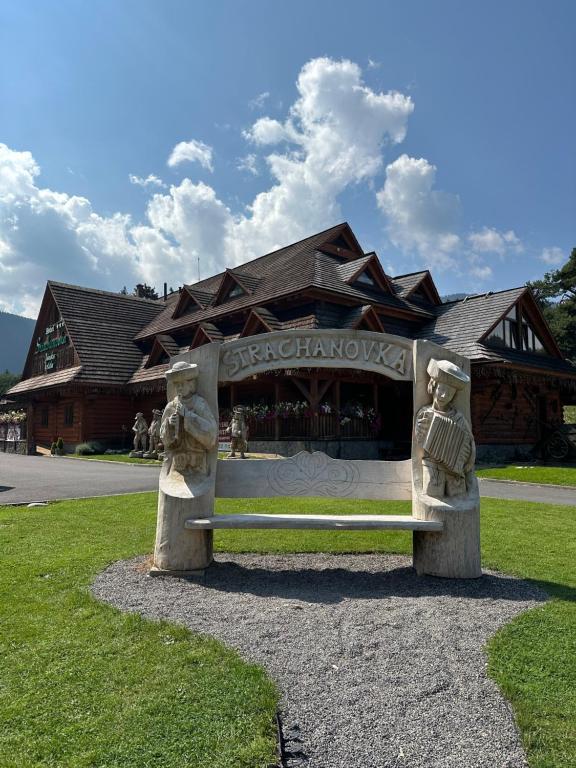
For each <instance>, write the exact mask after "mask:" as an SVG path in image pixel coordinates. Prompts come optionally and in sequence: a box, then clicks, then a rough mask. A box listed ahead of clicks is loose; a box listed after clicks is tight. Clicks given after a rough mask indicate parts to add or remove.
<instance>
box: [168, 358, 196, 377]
mask: <svg viewBox="0 0 576 768" xmlns="http://www.w3.org/2000/svg"><path fill="white" fill-rule="evenodd" d="M198 372H199V371H198V366H197V365H196V363H187V362H185V361H184V360H179V361H178V362H177V363H174V365H173V366H172V368H170V369H169V370H168V371H166V373H165V374H164V375H165V376H166V378H167V379H168V381H176V380H178V379H185V380H189V379H197V378H198Z"/></svg>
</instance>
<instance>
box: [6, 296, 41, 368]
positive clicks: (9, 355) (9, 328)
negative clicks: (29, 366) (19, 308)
mask: <svg viewBox="0 0 576 768" xmlns="http://www.w3.org/2000/svg"><path fill="white" fill-rule="evenodd" d="M35 325H36V321H35V320H31V319H30V318H29V317H20V315H11V314H10V313H8V312H2V311H0V371H2V372H4V371H6V370H8V371H10V372H11V373H17V374H20V373H22V368H23V367H24V363H25V362H26V355H27V354H28V348H29V346H30V340H31V338H32V334H33V333H34V326H35Z"/></svg>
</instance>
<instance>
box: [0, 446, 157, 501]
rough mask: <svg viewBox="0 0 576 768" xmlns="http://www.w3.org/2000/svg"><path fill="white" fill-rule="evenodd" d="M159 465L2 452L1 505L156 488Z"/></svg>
mask: <svg viewBox="0 0 576 768" xmlns="http://www.w3.org/2000/svg"><path fill="white" fill-rule="evenodd" d="M158 475H159V468H158V467H156V466H147V465H146V464H121V463H116V464H114V463H113V462H102V461H81V460H79V459H54V458H52V457H50V456H15V455H14V454H6V453H0V504H18V503H22V502H31V501H51V500H53V499H74V498H79V497H83V496H109V495H110V494H115V493H135V492H137V491H153V490H156V488H158Z"/></svg>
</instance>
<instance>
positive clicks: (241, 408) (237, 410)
mask: <svg viewBox="0 0 576 768" xmlns="http://www.w3.org/2000/svg"><path fill="white" fill-rule="evenodd" d="M232 410H233V411H234V413H244V406H243V405H235V406H234V408H233V409H232Z"/></svg>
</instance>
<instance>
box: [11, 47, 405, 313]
mask: <svg viewBox="0 0 576 768" xmlns="http://www.w3.org/2000/svg"><path fill="white" fill-rule="evenodd" d="M297 89H298V98H297V100H296V102H295V103H294V104H293V105H292V107H291V109H290V110H289V113H288V114H287V116H286V119H285V121H284V122H279V121H275V120H272V119H271V118H269V117H263V118H261V119H260V120H258V121H256V122H255V124H254V125H253V126H252V128H251V129H250V131H249V134H248V135H249V136H250V140H251V141H253V142H254V143H256V144H258V145H260V146H270V145H271V144H276V145H278V143H279V142H281V141H282V142H284V141H286V142H288V145H287V146H286V147H285V148H284V149H281V148H279V147H278V146H276V147H275V151H273V152H271V153H270V154H268V155H267V156H266V157H265V162H267V164H268V166H269V168H270V172H271V174H272V176H273V178H274V181H273V184H272V186H271V187H270V188H268V189H266V190H264V191H262V192H260V193H259V194H258V195H256V197H255V198H254V200H253V201H252V202H251V204H250V205H249V206H247V208H245V209H244V210H243V211H242V212H233V211H231V210H230V208H229V207H228V206H227V205H226V204H225V203H224V202H223V201H222V200H221V199H219V197H218V195H217V194H216V192H215V190H214V189H213V188H212V187H210V186H209V185H207V184H203V183H197V184H195V183H193V182H192V181H191V180H190V179H188V178H185V179H183V180H182V181H181V182H180V184H177V185H173V186H171V187H170V189H169V190H166V191H164V190H162V188H160V187H159V185H158V184H156V183H155V182H154V180H153V179H151V178H150V177H149V178H148V179H142V180H140V179H138V181H136V182H134V181H133V183H137V184H138V183H140V182H141V185H142V186H143V187H144V188H145V189H147V190H148V191H149V192H152V190H153V189H154V187H158V191H156V192H155V193H154V194H152V195H151V198H150V200H149V202H148V206H147V209H146V216H145V220H144V221H143V222H138V223H134V222H133V221H131V219H130V217H129V216H125V215H123V214H120V213H117V214H114V215H113V216H109V217H105V216H100V215H98V214H96V213H95V212H94V211H93V210H92V206H91V203H90V201H89V200H87V199H85V198H80V197H74V196H70V195H67V194H63V193H59V192H56V191H53V190H50V189H46V188H42V187H41V186H40V185H38V183H37V182H38V174H39V168H38V166H37V165H36V163H35V161H34V158H33V157H32V155H31V153H30V152H22V153H18V152H14V151H13V150H10V149H8V148H7V147H6V148H5V149H4V154H3V155H2V154H0V200H2V199H3V201H4V206H3V208H2V211H1V213H0V216H1V219H0V233H1V234H0V254H1V257H0V302H3V304H4V306H5V307H6V308H11V309H13V310H14V311H23V310H26V311H28V312H33V311H34V309H36V308H37V306H38V303H39V299H40V297H41V295H42V292H43V289H44V285H45V281H46V279H47V278H52V279H59V280H66V281H68V282H72V283H78V284H83V285H97V286H99V287H102V288H108V289H111V290H118V289H119V288H120V287H121V286H122V285H124V284H126V285H130V284H134V283H135V282H137V281H138V280H142V279H144V280H145V281H146V282H148V283H152V284H155V285H158V284H161V282H163V281H164V280H167V281H168V282H172V283H175V282H178V281H184V280H193V279H194V277H195V275H196V257H197V256H198V255H200V258H201V269H202V274H203V275H204V276H207V275H210V274H213V273H214V272H216V271H218V270H220V269H222V268H224V267H225V266H231V265H234V264H240V263H242V262H244V261H247V260H249V259H251V258H253V257H255V256H259V255H261V254H263V253H266V252H267V251H270V250H272V249H274V248H276V247H280V246H282V245H287V244H289V243H291V242H294V241H295V240H297V239H299V238H301V237H304V236H306V235H309V234H311V233H313V232H316V231H319V230H320V229H323V228H325V227H328V226H330V225H332V224H334V223H335V222H337V221H340V220H341V219H342V214H341V211H340V207H339V203H338V197H339V195H340V194H341V193H342V192H343V191H344V190H345V189H346V188H348V187H350V186H351V185H354V184H357V183H359V182H362V181H370V180H372V179H373V178H374V176H375V174H377V173H378V172H379V171H380V170H381V168H382V163H383V159H382V152H383V148H384V147H385V146H386V145H390V144H394V143H396V142H399V141H401V140H402V139H403V137H404V135H405V133H406V123H407V120H408V118H409V116H410V115H411V113H412V111H413V104H412V101H411V100H410V99H409V98H407V97H406V96H403V95H402V94H399V93H379V92H376V91H373V90H372V89H370V88H368V87H367V86H366V85H365V84H364V83H363V80H362V73H361V70H360V68H359V67H358V66H357V65H356V64H354V63H352V62H350V61H334V60H332V59H327V58H322V59H314V60H312V61H310V62H308V63H307V64H306V65H305V66H304V67H303V68H302V70H301V72H300V74H299V77H298V81H297ZM184 161H192V162H199V163H200V164H201V165H203V166H204V167H206V168H208V169H211V168H212V149H211V148H210V147H208V146H207V145H205V144H203V143H202V142H198V141H190V142H181V143H180V144H178V145H177V146H176V147H175V148H174V150H173V152H172V154H171V155H170V158H169V165H170V166H172V167H173V166H175V165H178V164H179V163H181V162H184ZM247 162H248V164H252V160H249V161H247ZM135 178H137V177H135ZM2 195H3V198H2Z"/></svg>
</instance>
